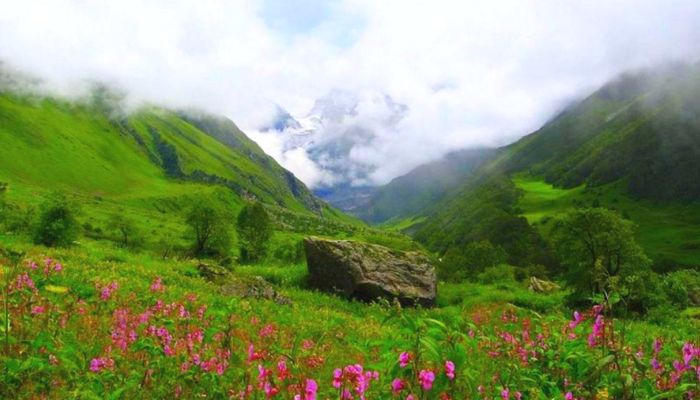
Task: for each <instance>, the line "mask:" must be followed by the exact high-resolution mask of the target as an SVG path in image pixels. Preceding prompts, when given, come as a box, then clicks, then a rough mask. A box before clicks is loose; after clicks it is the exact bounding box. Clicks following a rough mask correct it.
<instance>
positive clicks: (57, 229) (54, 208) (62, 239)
mask: <svg viewBox="0 0 700 400" xmlns="http://www.w3.org/2000/svg"><path fill="white" fill-rule="evenodd" d="M75 215H76V211H75V209H74V207H73V206H72V205H71V204H69V203H68V201H67V200H66V199H65V198H64V197H56V198H55V199H53V200H50V201H49V202H47V203H46V204H44V206H43V207H42V208H41V214H40V215H39V220H38V222H37V224H36V227H35V230H34V243H35V244H43V245H45V246H58V247H65V246H70V245H71V244H72V243H73V241H75V239H76V238H77V237H78V230H79V225H78V222H77V220H76V217H75Z"/></svg>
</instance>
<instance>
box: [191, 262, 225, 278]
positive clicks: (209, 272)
mask: <svg viewBox="0 0 700 400" xmlns="http://www.w3.org/2000/svg"><path fill="white" fill-rule="evenodd" d="M197 271H199V276H201V277H202V278H204V279H206V280H208V281H210V282H215V281H219V280H221V279H223V278H226V277H227V276H228V275H229V271H228V270H227V269H226V268H224V267H220V266H218V265H210V264H205V263H199V264H197Z"/></svg>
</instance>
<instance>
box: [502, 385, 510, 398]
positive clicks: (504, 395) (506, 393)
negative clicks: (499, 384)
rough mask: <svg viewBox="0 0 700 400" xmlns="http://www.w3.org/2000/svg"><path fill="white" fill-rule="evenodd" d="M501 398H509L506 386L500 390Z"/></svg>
mask: <svg viewBox="0 0 700 400" xmlns="http://www.w3.org/2000/svg"><path fill="white" fill-rule="evenodd" d="M501 398H502V399H503V400H509V399H510V390H508V388H505V389H503V390H502V391H501Z"/></svg>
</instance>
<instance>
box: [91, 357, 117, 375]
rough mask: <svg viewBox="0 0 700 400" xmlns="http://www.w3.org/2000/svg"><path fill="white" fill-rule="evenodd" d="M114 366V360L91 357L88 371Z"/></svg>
mask: <svg viewBox="0 0 700 400" xmlns="http://www.w3.org/2000/svg"><path fill="white" fill-rule="evenodd" d="M112 366H114V360H112V359H111V358H106V357H99V358H93V359H92V360H90V371H92V372H100V371H102V370H103V369H105V368H111V367H112Z"/></svg>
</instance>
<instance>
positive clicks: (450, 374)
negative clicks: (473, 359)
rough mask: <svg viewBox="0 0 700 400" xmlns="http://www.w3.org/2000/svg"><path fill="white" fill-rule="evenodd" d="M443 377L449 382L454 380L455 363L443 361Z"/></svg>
mask: <svg viewBox="0 0 700 400" xmlns="http://www.w3.org/2000/svg"><path fill="white" fill-rule="evenodd" d="M445 375H446V376H447V378H448V379H449V380H453V379H454V378H455V363H453V362H452V361H449V360H448V361H445Z"/></svg>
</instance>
